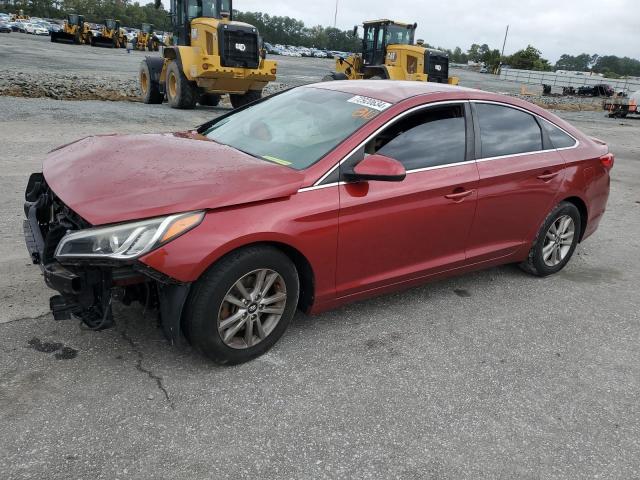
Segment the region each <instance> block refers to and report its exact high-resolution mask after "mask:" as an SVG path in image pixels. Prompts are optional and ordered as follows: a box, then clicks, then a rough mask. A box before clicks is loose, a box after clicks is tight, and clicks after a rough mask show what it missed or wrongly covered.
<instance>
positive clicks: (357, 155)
mask: <svg viewBox="0 0 640 480" xmlns="http://www.w3.org/2000/svg"><path fill="white" fill-rule="evenodd" d="M612 166H613V155H611V154H610V153H608V148H607V146H606V145H605V144H604V143H602V142H601V141H599V140H596V139H593V138H589V137H587V136H585V135H583V134H582V133H581V132H579V131H578V130H576V129H575V128H574V127H572V126H571V125H569V124H568V123H566V122H564V121H563V120H561V119H560V118H558V117H556V116H555V115H553V114H551V113H549V112H547V111H545V110H542V109H540V108H538V107H536V106H534V105H532V104H530V103H527V102H524V101H521V100H518V99H515V98H510V97H505V96H501V95H494V94H490V93H485V92H481V91H477V90H471V89H465V88H459V87H449V86H447V85H442V84H434V83H420V82H390V81H380V80H376V81H344V82H342V81H337V82H329V83H322V84H315V85H309V86H305V87H299V88H295V89H292V90H288V91H286V92H284V93H281V94H278V95H274V96H272V97H269V98H267V99H263V100H261V101H258V102H255V103H253V104H251V105H249V106H248V107H245V108H242V109H238V110H234V111H233V112H231V113H229V114H227V115H224V116H222V117H218V118H216V119H215V120H212V121H211V122H208V123H207V124H204V125H202V126H201V127H199V128H198V129H197V130H196V131H190V132H182V133H176V134H152V135H106V136H95V137H90V138H86V139H83V140H79V141H77V142H75V143H72V144H69V145H66V146H64V147H61V148H59V149H57V150H55V151H53V152H51V153H50V155H49V156H48V157H47V158H46V160H45V161H44V168H43V172H42V173H36V174H33V175H32V176H31V178H30V179H29V184H28V187H27V193H26V204H25V213H26V216H27V219H26V220H25V222H24V226H25V238H26V242H27V246H28V249H29V252H30V254H31V257H32V259H33V262H34V263H37V264H40V266H41V268H42V270H43V272H44V277H45V281H46V283H47V284H48V285H49V286H50V287H51V288H53V289H55V290H57V291H58V292H59V295H56V296H54V297H52V298H51V309H52V311H53V315H54V317H55V318H56V319H64V318H69V317H70V316H74V317H77V318H81V319H82V320H83V321H84V322H85V323H86V324H87V325H88V326H89V327H91V328H94V329H101V328H106V327H108V326H110V325H111V324H112V323H113V318H112V310H111V306H112V302H113V301H114V300H120V301H122V302H123V303H125V304H129V303H131V302H132V301H140V302H141V303H143V304H145V305H147V306H149V305H156V306H157V307H158V309H159V312H160V318H161V324H162V326H163V329H164V331H165V334H166V336H167V337H168V338H169V339H170V340H171V341H172V342H178V341H180V340H181V339H182V338H185V337H186V339H187V340H188V341H189V342H191V344H193V345H194V346H195V347H196V348H197V349H199V350H200V351H202V352H203V353H204V354H206V355H207V356H208V357H210V358H211V359H213V360H214V361H216V362H219V363H239V362H243V361H247V360H249V359H251V358H254V357H256V356H258V355H260V354H262V353H264V352H265V351H266V350H267V349H269V348H270V347H271V346H272V345H273V344H274V343H275V342H276V341H277V340H278V339H279V338H280V337H281V336H282V334H283V333H284V331H285V329H286V328H287V325H288V324H289V322H290V321H291V318H292V317H293V315H294V312H295V310H296V309H297V308H300V309H302V310H303V311H305V312H310V313H317V312H320V311H323V310H326V309H329V308H334V307H336V306H338V305H341V304H343V303H346V302H351V301H354V300H359V299H363V298H367V297H371V296H373V295H379V294H383V293H386V292H390V291H393V290H397V289H402V288H406V287H409V286H412V285H416V284H419V283H422V282H425V281H428V280H432V279H437V278H443V277H446V276H450V275H458V274H461V273H464V272H468V271H471V270H477V269H481V268H486V267H490V266H493V265H499V264H505V263H519V264H520V265H521V266H522V267H523V269H524V270H526V271H527V272H529V273H532V274H534V275H538V276H545V275H550V274H553V273H556V272H558V271H559V270H560V269H562V268H563V267H564V266H565V265H566V264H567V262H568V261H569V259H570V258H571V255H572V254H573V252H574V250H575V248H576V245H577V244H578V242H580V241H582V240H584V239H585V238H587V237H588V236H589V235H591V234H592V233H593V232H594V231H595V230H596V228H597V227H598V224H599V222H600V220H601V218H602V215H603V213H604V211H605V207H606V203H607V198H608V194H609V170H610V169H611V167H612Z"/></svg>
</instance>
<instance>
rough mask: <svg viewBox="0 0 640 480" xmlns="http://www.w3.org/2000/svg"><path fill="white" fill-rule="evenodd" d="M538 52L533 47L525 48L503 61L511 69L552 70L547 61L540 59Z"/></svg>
mask: <svg viewBox="0 0 640 480" xmlns="http://www.w3.org/2000/svg"><path fill="white" fill-rule="evenodd" d="M541 55H542V54H541V52H540V50H538V49H537V48H535V47H534V46H533V45H529V46H527V48H525V49H523V50H519V51H517V52H516V53H514V54H513V55H511V56H510V57H507V58H506V59H505V61H506V63H508V64H509V65H511V67H512V68H520V69H523V70H542V71H550V70H552V68H551V64H550V63H549V61H548V60H546V59H544V58H542V56H541Z"/></svg>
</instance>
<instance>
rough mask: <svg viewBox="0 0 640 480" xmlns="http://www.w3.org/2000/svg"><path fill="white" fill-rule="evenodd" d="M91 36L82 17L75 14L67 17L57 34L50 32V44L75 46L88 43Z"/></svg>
mask: <svg viewBox="0 0 640 480" xmlns="http://www.w3.org/2000/svg"><path fill="white" fill-rule="evenodd" d="M92 37H93V35H92V34H91V29H90V27H89V24H87V23H85V21H84V17H83V16H82V15H78V14H77V13H71V14H69V15H67V19H66V20H65V22H64V25H63V26H62V29H61V30H60V31H59V32H51V41H52V42H65V43H75V44H77V45H80V44H83V43H86V44H88V43H90V42H91V38H92Z"/></svg>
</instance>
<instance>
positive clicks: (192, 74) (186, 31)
mask: <svg viewBox="0 0 640 480" xmlns="http://www.w3.org/2000/svg"><path fill="white" fill-rule="evenodd" d="M160 4H161V3H160V0H156V3H155V5H156V8H159V7H160ZM232 15H233V8H232V5H231V0H171V23H172V30H173V39H172V42H171V45H170V46H165V47H164V48H163V49H162V50H163V51H162V57H156V56H148V57H146V58H145V59H144V60H143V61H142V62H141V64H140V71H139V80H140V90H141V94H142V99H143V101H144V102H145V103H162V102H163V101H164V98H165V96H166V99H167V102H168V103H169V106H171V107H173V108H194V107H195V106H196V103H199V104H200V105H208V106H215V105H217V104H218V102H219V101H220V96H221V95H223V94H229V97H230V100H231V105H232V106H233V107H234V108H239V107H242V106H244V105H246V104H247V103H250V102H253V101H255V100H258V99H259V98H261V97H262V89H263V88H264V87H265V86H266V85H267V83H269V82H270V81H273V80H275V79H276V71H277V70H276V69H277V64H276V62H274V61H272V60H267V59H266V58H265V56H266V53H265V50H264V49H263V48H262V40H261V38H260V35H259V33H258V29H257V28H255V27H254V26H252V25H249V24H247V23H242V22H234V21H233V18H232Z"/></svg>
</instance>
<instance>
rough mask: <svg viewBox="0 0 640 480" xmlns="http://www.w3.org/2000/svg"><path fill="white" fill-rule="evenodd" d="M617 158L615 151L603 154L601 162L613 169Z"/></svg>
mask: <svg viewBox="0 0 640 480" xmlns="http://www.w3.org/2000/svg"><path fill="white" fill-rule="evenodd" d="M614 160H615V157H614V156H613V153H607V154H606V155H603V156H601V157H600V164H601V165H602V166H603V167H604V168H605V169H607V170H611V169H612V168H613V162H614Z"/></svg>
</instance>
